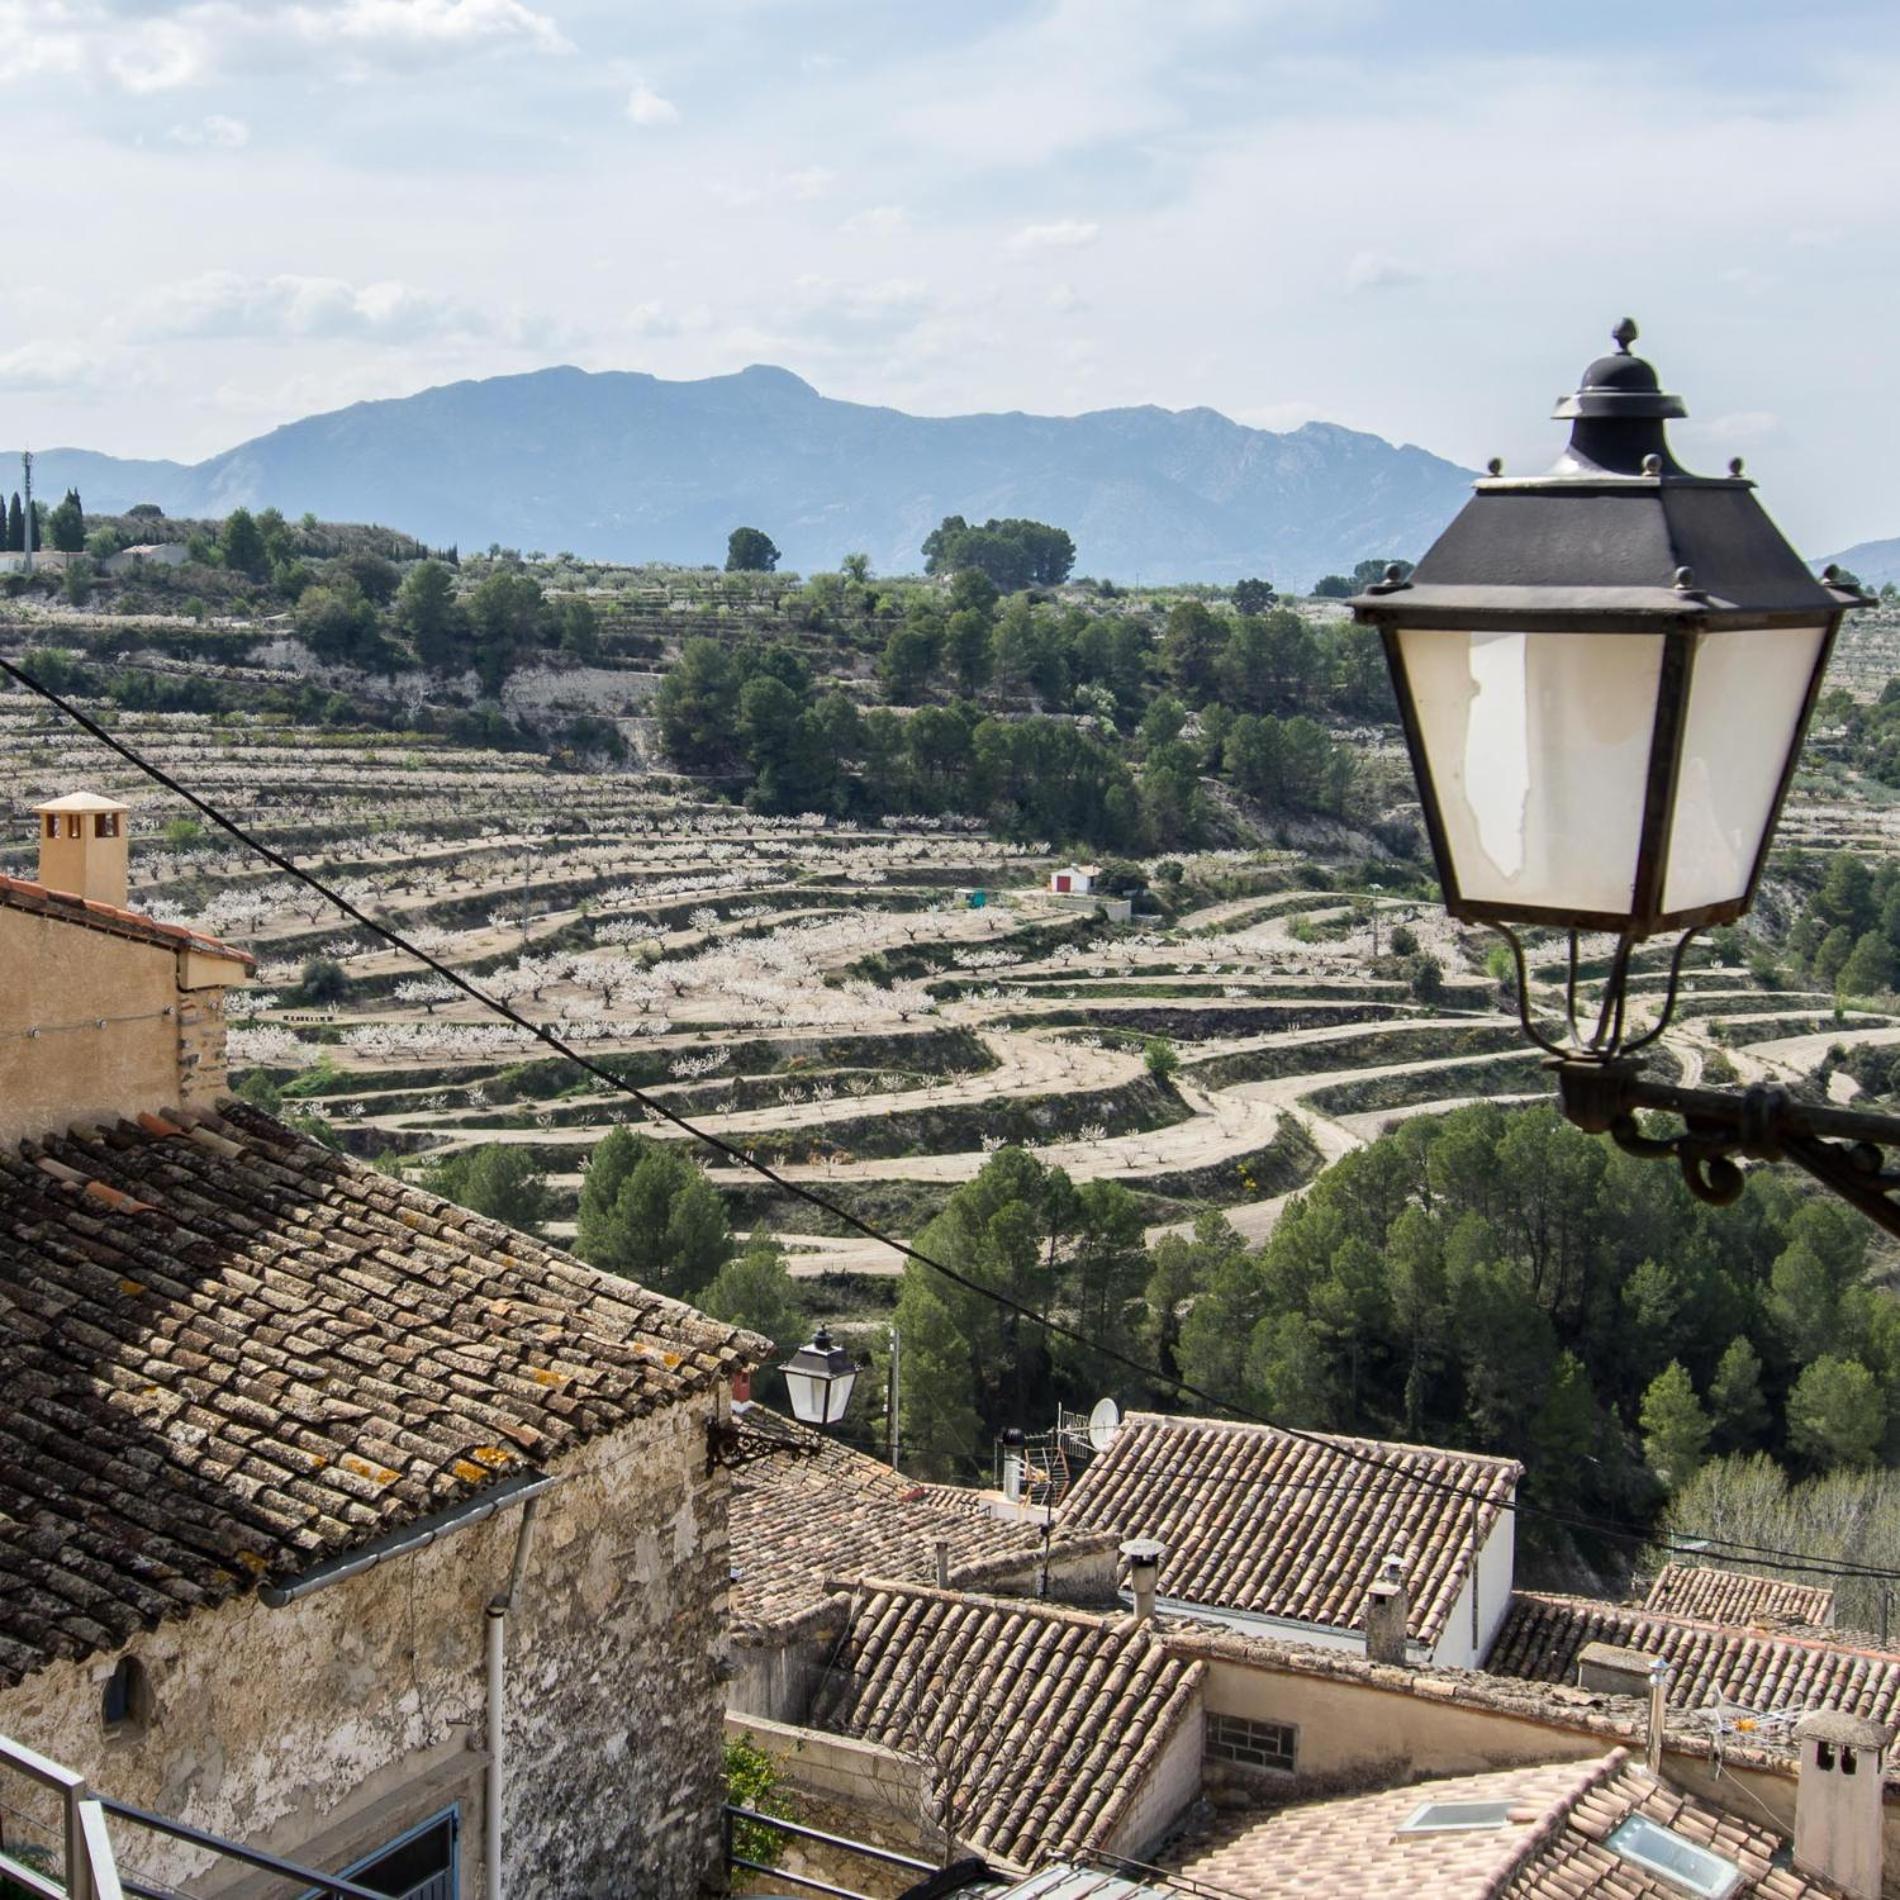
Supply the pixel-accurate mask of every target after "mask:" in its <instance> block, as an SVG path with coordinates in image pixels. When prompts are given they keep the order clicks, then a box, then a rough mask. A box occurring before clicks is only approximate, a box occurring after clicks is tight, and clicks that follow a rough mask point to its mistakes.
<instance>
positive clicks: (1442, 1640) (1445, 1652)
mask: <svg viewBox="0 0 1900 1900" xmlns="http://www.w3.org/2000/svg"><path fill="white" fill-rule="evenodd" d="M1516 1523H1517V1517H1516V1513H1515V1512H1511V1511H1505V1512H1502V1513H1501V1514H1500V1515H1499V1517H1498V1521H1497V1522H1496V1523H1495V1524H1493V1525H1492V1526H1491V1535H1490V1536H1489V1537H1487V1538H1486V1539H1485V1540H1484V1548H1483V1549H1482V1550H1480V1551H1479V1552H1478V1564H1477V1575H1476V1577H1475V1578H1474V1577H1473V1576H1471V1575H1470V1574H1469V1573H1467V1574H1466V1577H1465V1581H1464V1587H1463V1588H1462V1589H1460V1591H1459V1592H1458V1600H1457V1601H1456V1602H1455V1603H1454V1604H1453V1605H1452V1610H1451V1614H1450V1615H1449V1616H1448V1617H1447V1618H1446V1619H1445V1627H1444V1629H1443V1630H1442V1631H1441V1632H1440V1634H1439V1638H1438V1642H1437V1645H1436V1646H1435V1647H1434V1649H1433V1650H1432V1657H1431V1659H1432V1661H1433V1662H1434V1663H1436V1664H1437V1665H1438V1667H1439V1668H1441V1669H1477V1668H1479V1667H1481V1666H1482V1664H1483V1662H1484V1659H1485V1657H1486V1656H1487V1655H1488V1654H1489V1653H1490V1649H1491V1644H1492V1642H1493V1641H1494V1640H1495V1639H1496V1637H1497V1633H1498V1630H1499V1629H1500V1628H1501V1627H1502V1625H1503V1622H1504V1619H1505V1617H1506V1616H1507V1615H1508V1614H1509V1613H1510V1608H1511V1585H1512V1581H1513V1575H1514V1572H1515V1570H1516V1559H1517V1551H1516V1533H1515V1526H1516ZM1474 1587H1475V1589H1476V1590H1477V1593H1478V1640H1477V1642H1476V1643H1475V1644H1474V1643H1473V1642H1472V1640H1471V1593H1472V1590H1473V1589H1474Z"/></svg>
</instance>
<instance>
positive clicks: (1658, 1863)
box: [1608, 1814, 1742, 1900]
mask: <svg viewBox="0 0 1900 1900" xmlns="http://www.w3.org/2000/svg"><path fill="white" fill-rule="evenodd" d="M1608 1845H1609V1849H1610V1852H1611V1853H1612V1854H1615V1855H1616V1856H1618V1858H1619V1859H1622V1860H1626V1861H1629V1862H1630V1863H1631V1864H1632V1865H1633V1866H1637V1867H1646V1868H1648V1869H1649V1871H1650V1872H1651V1873H1652V1874H1661V1875H1662V1876H1663V1878H1664V1879H1666V1880H1672V1881H1674V1882H1675V1883H1676V1885H1677V1886H1679V1887H1682V1888H1684V1889H1686V1890H1687V1891H1688V1892H1690V1893H1693V1894H1700V1895H1701V1896H1702V1900H1725V1896H1726V1895H1728V1894H1731V1893H1733V1892H1734V1891H1735V1889H1736V1888H1737V1887H1738V1886H1739V1885H1740V1884H1741V1879H1742V1870H1741V1869H1740V1868H1739V1867H1738V1866H1736V1864H1735V1863H1734V1862H1733V1861H1732V1860H1724V1859H1723V1858H1722V1857H1721V1855H1720V1854H1712V1853H1710V1852H1709V1850H1708V1849H1707V1848H1706V1847H1698V1846H1697V1845H1696V1844H1695V1842H1694V1841H1685V1840H1684V1839H1683V1838H1682V1836H1681V1835H1680V1834H1675V1833H1672V1832H1671V1831H1670V1830H1669V1829H1668V1828H1666V1827H1661V1826H1659V1825H1658V1824H1657V1823H1656V1822H1654V1821H1652V1820H1650V1819H1649V1818H1648V1817H1647V1816H1645V1815H1641V1814H1632V1815H1631V1816H1630V1817H1629V1819H1628V1820H1626V1821H1624V1822H1623V1823H1622V1824H1621V1825H1620V1826H1618V1827H1617V1828H1616V1830H1615V1831H1614V1832H1613V1833H1612V1834H1611V1835H1610V1838H1609V1843H1608Z"/></svg>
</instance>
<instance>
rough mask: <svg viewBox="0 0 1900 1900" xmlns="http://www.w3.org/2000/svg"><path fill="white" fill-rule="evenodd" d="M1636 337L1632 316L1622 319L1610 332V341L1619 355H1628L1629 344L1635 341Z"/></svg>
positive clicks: (1634, 321)
mask: <svg viewBox="0 0 1900 1900" xmlns="http://www.w3.org/2000/svg"><path fill="white" fill-rule="evenodd" d="M1636 337H1637V330H1636V319H1635V318H1634V317H1625V318H1624V319H1623V321H1622V322H1621V323H1619V324H1618V325H1617V326H1616V328H1615V329H1614V330H1612V331H1611V332H1610V341H1611V342H1612V343H1614V344H1615V345H1616V348H1617V353H1618V355H1620V356H1627V355H1629V353H1630V345H1631V344H1632V343H1634V342H1635V341H1636Z"/></svg>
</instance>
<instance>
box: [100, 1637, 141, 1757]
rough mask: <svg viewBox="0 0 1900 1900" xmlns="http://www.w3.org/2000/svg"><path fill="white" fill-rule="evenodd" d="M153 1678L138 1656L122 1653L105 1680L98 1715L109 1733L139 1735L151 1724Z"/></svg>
mask: <svg viewBox="0 0 1900 1900" xmlns="http://www.w3.org/2000/svg"><path fill="white" fill-rule="evenodd" d="M152 1707H153V1702H152V1679H151V1677H150V1676H148V1675H147V1674H146V1673H145V1665H144V1664H143V1663H142V1662H140V1661H139V1659H138V1658H137V1657H136V1656H121V1657H120V1658H119V1660H118V1661H117V1662H116V1663H115V1664H114V1665H113V1669H112V1674H111V1675H110V1676H109V1677H108V1678H107V1679H106V1687H105V1694H104V1695H103V1696H101V1698H100V1701H99V1716H100V1719H101V1720H102V1721H103V1722H104V1723H105V1727H106V1733H107V1734H108V1735H125V1736H133V1737H137V1736H140V1735H143V1734H144V1733H145V1731H146V1730H147V1729H148V1728H150V1727H151V1725H152Z"/></svg>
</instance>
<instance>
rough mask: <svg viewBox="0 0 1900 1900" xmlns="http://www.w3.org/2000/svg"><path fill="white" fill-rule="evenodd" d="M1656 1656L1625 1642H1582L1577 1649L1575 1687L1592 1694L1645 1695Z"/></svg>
mask: <svg viewBox="0 0 1900 1900" xmlns="http://www.w3.org/2000/svg"><path fill="white" fill-rule="evenodd" d="M1656 1661H1657V1659H1656V1658H1655V1657H1654V1656H1652V1655H1651V1654H1650V1653H1649V1651H1648V1650H1646V1649H1632V1648H1630V1646H1629V1645H1628V1644H1627V1643H1585V1644H1584V1646H1583V1647H1582V1648H1581V1649H1580V1650H1578V1651H1577V1687H1578V1688H1579V1689H1588V1690H1590V1691H1591V1692H1592V1693H1593V1694H1596V1695H1630V1696H1646V1695H1648V1694H1649V1687H1650V1683H1649V1672H1650V1670H1651V1669H1652V1668H1653V1667H1654V1666H1655V1664H1656Z"/></svg>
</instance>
